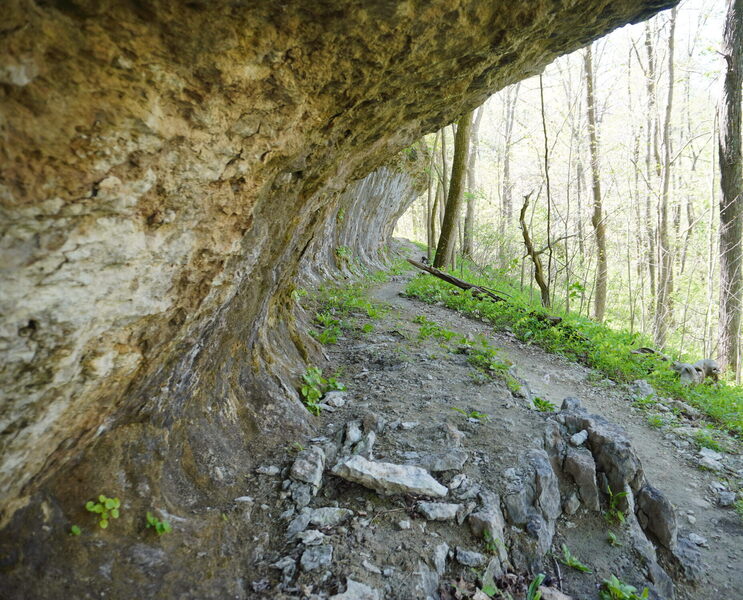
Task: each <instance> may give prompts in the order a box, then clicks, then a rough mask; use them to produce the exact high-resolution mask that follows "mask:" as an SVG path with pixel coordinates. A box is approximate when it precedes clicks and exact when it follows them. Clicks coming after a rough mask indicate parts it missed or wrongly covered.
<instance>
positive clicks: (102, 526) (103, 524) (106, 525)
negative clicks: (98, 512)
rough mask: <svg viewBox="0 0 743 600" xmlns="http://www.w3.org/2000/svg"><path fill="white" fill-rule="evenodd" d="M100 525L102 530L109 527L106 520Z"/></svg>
mask: <svg viewBox="0 0 743 600" xmlns="http://www.w3.org/2000/svg"><path fill="white" fill-rule="evenodd" d="M98 525H100V526H101V529H106V527H108V521H106V519H101V520H100V522H99V523H98Z"/></svg>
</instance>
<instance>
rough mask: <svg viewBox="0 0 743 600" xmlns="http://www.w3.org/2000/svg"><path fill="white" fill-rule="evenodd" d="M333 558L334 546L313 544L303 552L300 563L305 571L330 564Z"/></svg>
mask: <svg viewBox="0 0 743 600" xmlns="http://www.w3.org/2000/svg"><path fill="white" fill-rule="evenodd" d="M332 560H333V546H331V545H330V544H328V545H326V546H311V547H310V548H307V550H305V551H304V552H303V553H302V558H300V559H299V565H300V566H301V567H302V570H303V571H314V570H315V569H319V568H320V567H324V566H326V565H329V564H330V563H331V562H332Z"/></svg>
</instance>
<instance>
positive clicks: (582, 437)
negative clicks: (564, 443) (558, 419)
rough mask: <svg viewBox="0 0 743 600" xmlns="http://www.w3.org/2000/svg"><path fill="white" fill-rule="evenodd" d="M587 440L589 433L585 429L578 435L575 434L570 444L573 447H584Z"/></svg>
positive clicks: (571, 437)
mask: <svg viewBox="0 0 743 600" xmlns="http://www.w3.org/2000/svg"><path fill="white" fill-rule="evenodd" d="M587 439H588V432H587V431H586V430H585V429H583V430H581V431H579V432H578V433H575V434H573V435H571V436H570V444H571V445H572V446H582V445H583V444H584V442H585V441H586V440H587Z"/></svg>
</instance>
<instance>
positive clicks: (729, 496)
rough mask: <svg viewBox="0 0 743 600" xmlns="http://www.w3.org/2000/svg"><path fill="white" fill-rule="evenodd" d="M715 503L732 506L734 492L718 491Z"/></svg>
mask: <svg viewBox="0 0 743 600" xmlns="http://www.w3.org/2000/svg"><path fill="white" fill-rule="evenodd" d="M717 503H718V504H719V505H720V506H723V507H724V506H732V505H733V504H735V492H720V495H719V496H718V497H717Z"/></svg>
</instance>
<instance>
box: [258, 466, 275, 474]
mask: <svg viewBox="0 0 743 600" xmlns="http://www.w3.org/2000/svg"><path fill="white" fill-rule="evenodd" d="M255 472H256V473H260V474H261V475H278V474H279V473H281V469H279V468H278V467H276V466H274V465H271V466H267V467H265V466H264V467H258V468H257V469H256V470H255Z"/></svg>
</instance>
